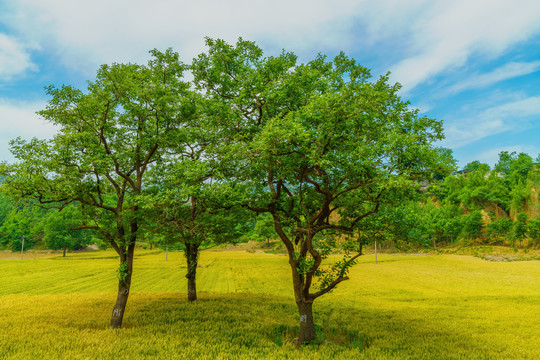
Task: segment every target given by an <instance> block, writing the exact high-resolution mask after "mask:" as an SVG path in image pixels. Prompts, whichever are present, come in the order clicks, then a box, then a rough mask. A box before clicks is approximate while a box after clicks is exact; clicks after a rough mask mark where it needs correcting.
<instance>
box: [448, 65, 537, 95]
mask: <svg viewBox="0 0 540 360" xmlns="http://www.w3.org/2000/svg"><path fill="white" fill-rule="evenodd" d="M539 69H540V61H533V62H528V63H527V62H510V63H508V64H506V65H504V66H502V67H500V68H498V69H495V70H494V71H492V72H490V73H486V74H477V75H472V76H469V77H468V79H467V80H465V81H462V82H460V83H457V84H455V85H453V86H451V87H450V88H448V90H447V92H448V93H457V92H460V91H463V90H468V89H476V88H482V87H486V86H489V85H492V84H495V83H497V82H499V81H503V80H507V79H511V78H514V77H518V76H523V75H527V74H531V73H534V72H536V71H538V70H539Z"/></svg>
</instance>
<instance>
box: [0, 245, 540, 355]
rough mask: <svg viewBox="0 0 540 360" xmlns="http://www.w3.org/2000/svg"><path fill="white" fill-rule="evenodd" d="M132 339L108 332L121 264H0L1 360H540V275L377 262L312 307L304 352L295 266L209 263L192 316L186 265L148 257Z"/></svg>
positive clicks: (242, 256) (126, 333)
mask: <svg viewBox="0 0 540 360" xmlns="http://www.w3.org/2000/svg"><path fill="white" fill-rule="evenodd" d="M138 253H139V255H138V256H137V258H136V259H135V271H134V278H133V288H132V294H131V297H130V299H129V302H128V308H127V312H126V317H125V320H124V328H123V329H121V330H110V329H108V328H107V324H108V320H109V316H110V312H111V311H112V305H113V303H114V299H115V296H116V294H115V290H116V281H117V280H116V273H115V270H116V267H117V265H118V260H117V258H116V256H115V255H114V253H113V252H93V253H82V254H69V255H68V257H67V258H65V259H64V258H62V257H61V256H58V255H53V256H51V255H49V256H46V257H39V256H38V255H35V256H34V257H33V258H32V257H31V256H28V257H29V258H30V259H28V260H23V261H20V260H14V259H13V260H0V279H1V280H0V359H36V358H37V359H56V358H60V359H149V358H150V359H151V358H153V359H182V358H186V359H187V358H189V359H211V358H223V359H259V358H268V359H276V358H277V359H280V358H284V359H285V358H291V359H293V358H294V359H328V358H339V359H538V358H540V346H539V345H538V334H540V281H539V279H540V263H539V262H538V261H514V262H490V261H486V260H482V259H479V258H475V257H471V256H460V255H422V256H418V255H381V254H379V263H378V264H374V257H373V255H367V256H365V257H363V258H362V259H361V261H360V262H359V264H358V265H356V266H355V267H354V268H353V269H352V271H351V274H350V277H351V280H349V281H347V282H345V283H343V284H341V285H340V286H339V288H338V289H336V290H335V291H334V292H333V293H330V294H327V295H325V296H323V297H322V298H320V299H318V300H317V301H316V302H315V305H314V311H315V322H316V323H317V324H318V325H320V326H322V329H323V331H321V337H322V338H324V341H323V343H322V345H319V346H311V347H307V348H303V349H300V350H296V349H295V348H294V347H293V346H292V345H290V344H289V343H287V340H290V339H292V338H293V337H294V334H295V333H296V330H297V328H298V324H297V320H298V319H297V318H298V316H297V313H296V307H295V304H294V301H293V296H292V287H291V280H290V270H289V268H288V263H287V258H286V257H284V256H279V255H270V254H264V253H255V254H250V253H246V252H243V251H224V252H217V251H205V252H203V253H202V255H201V265H202V268H199V269H198V288H199V291H200V294H199V297H200V301H199V302H198V303H197V304H188V303H187V302H186V300H185V298H186V294H185V291H186V284H185V278H184V273H185V263H184V259H183V256H182V254H181V253H169V261H167V262H165V254H164V253H162V252H156V251H139V252H138Z"/></svg>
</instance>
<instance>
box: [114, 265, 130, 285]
mask: <svg viewBox="0 0 540 360" xmlns="http://www.w3.org/2000/svg"><path fill="white" fill-rule="evenodd" d="M116 274H117V275H118V280H119V281H120V282H121V283H123V282H124V281H125V280H126V279H127V277H128V275H129V270H128V264H127V263H126V262H125V261H124V262H121V263H120V265H119V266H118V269H116Z"/></svg>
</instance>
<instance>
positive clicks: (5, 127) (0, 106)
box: [0, 99, 57, 161]
mask: <svg viewBox="0 0 540 360" xmlns="http://www.w3.org/2000/svg"><path fill="white" fill-rule="evenodd" d="M45 105H46V103H45V102H10V101H6V100H2V99H0V161H4V160H9V161H11V160H13V157H12V156H11V154H10V153H9V150H8V149H9V145H8V144H9V141H10V140H12V139H14V138H16V137H18V136H20V137H22V138H24V139H31V138H33V137H37V138H41V139H44V138H51V137H52V136H53V135H54V134H55V133H56V132H57V128H56V127H55V126H53V125H52V124H50V123H48V122H47V121H46V120H44V119H42V118H40V117H39V116H38V115H37V114H36V111H38V110H41V109H44V108H45Z"/></svg>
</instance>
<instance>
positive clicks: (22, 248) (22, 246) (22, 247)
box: [21, 235, 24, 260]
mask: <svg viewBox="0 0 540 360" xmlns="http://www.w3.org/2000/svg"><path fill="white" fill-rule="evenodd" d="M21 239H22V245H21V260H22V259H23V251H24V235H23V236H21Z"/></svg>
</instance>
